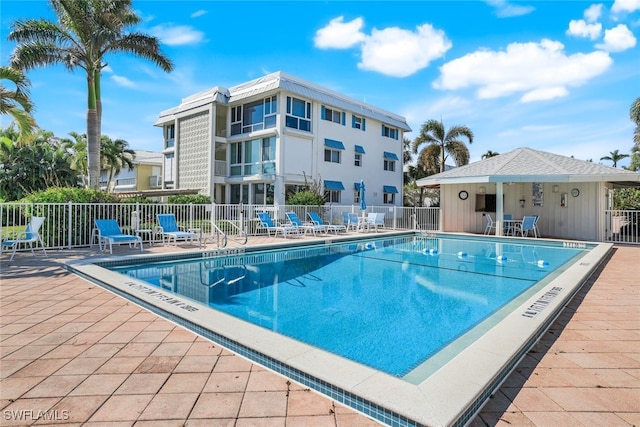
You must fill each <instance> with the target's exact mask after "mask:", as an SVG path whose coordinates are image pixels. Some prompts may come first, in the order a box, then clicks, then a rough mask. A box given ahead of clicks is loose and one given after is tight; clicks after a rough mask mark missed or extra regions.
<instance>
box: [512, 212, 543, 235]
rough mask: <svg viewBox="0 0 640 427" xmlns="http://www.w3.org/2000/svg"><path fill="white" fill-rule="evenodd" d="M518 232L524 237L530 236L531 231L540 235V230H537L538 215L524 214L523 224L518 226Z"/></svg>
mask: <svg viewBox="0 0 640 427" xmlns="http://www.w3.org/2000/svg"><path fill="white" fill-rule="evenodd" d="M516 232H517V233H519V234H520V235H521V236H522V237H529V232H531V233H532V234H533V236H534V237H538V232H537V231H536V217H535V216H524V217H523V218H522V224H520V225H518V226H517V229H516Z"/></svg>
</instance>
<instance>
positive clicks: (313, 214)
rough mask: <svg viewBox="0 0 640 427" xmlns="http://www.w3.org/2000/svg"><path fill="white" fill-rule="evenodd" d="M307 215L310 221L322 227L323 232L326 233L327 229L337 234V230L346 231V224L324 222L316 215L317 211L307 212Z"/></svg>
mask: <svg viewBox="0 0 640 427" xmlns="http://www.w3.org/2000/svg"><path fill="white" fill-rule="evenodd" d="M307 215H309V219H311V221H312V222H313V223H314V224H316V225H319V226H320V227H322V228H324V230H325V233H328V232H329V231H332V232H334V233H336V234H338V232H340V231H344V232H345V233H346V232H347V226H346V225H342V224H338V225H336V224H325V223H324V222H323V221H322V218H321V217H320V215H318V213H317V212H307ZM347 218H348V216H347Z"/></svg>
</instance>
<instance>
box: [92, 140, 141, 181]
mask: <svg viewBox="0 0 640 427" xmlns="http://www.w3.org/2000/svg"><path fill="white" fill-rule="evenodd" d="M100 152H101V158H102V169H106V170H107V171H108V172H109V177H108V179H107V189H108V188H111V181H113V177H114V176H116V175H117V174H119V173H120V171H121V170H122V167H125V166H126V167H127V168H128V169H129V170H131V169H133V167H134V164H133V160H134V159H135V158H136V153H135V151H133V150H132V149H130V148H129V143H128V142H127V141H125V140H123V139H116V140H115V141H114V140H112V139H111V138H109V137H108V136H106V135H102V138H101V143H100Z"/></svg>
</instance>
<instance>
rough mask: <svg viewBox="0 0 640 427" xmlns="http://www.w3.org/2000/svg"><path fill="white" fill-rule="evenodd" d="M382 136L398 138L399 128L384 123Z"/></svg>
mask: <svg viewBox="0 0 640 427" xmlns="http://www.w3.org/2000/svg"><path fill="white" fill-rule="evenodd" d="M382 136H386V137H387V138H391V139H398V129H396V128H390V127H388V126H386V125H382Z"/></svg>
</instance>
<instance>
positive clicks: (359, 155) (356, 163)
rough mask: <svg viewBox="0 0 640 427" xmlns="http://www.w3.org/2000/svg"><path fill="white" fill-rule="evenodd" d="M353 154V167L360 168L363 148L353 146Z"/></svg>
mask: <svg viewBox="0 0 640 427" xmlns="http://www.w3.org/2000/svg"><path fill="white" fill-rule="evenodd" d="M355 151H356V152H355V154H354V157H353V165H354V166H362V155H363V154H364V148H362V146H361V145H356V146H355Z"/></svg>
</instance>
